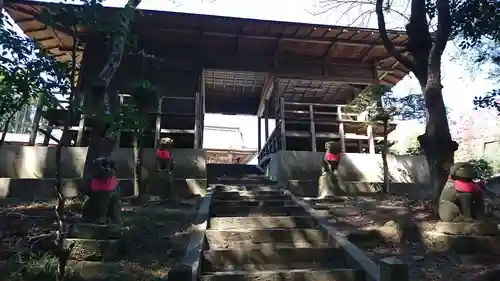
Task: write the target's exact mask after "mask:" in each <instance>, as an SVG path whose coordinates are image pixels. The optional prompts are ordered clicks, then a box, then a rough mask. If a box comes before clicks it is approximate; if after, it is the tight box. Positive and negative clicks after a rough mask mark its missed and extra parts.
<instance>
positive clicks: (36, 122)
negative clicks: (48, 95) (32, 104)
mask: <svg viewBox="0 0 500 281" xmlns="http://www.w3.org/2000/svg"><path fill="white" fill-rule="evenodd" d="M44 101H45V97H44V95H43V93H42V94H40V96H39V97H38V102H37V104H36V112H35V117H34V118H33V125H31V132H30V139H29V142H28V145H29V146H33V145H35V143H36V136H37V134H38V128H39V127H40V120H41V119H42V112H43V104H44Z"/></svg>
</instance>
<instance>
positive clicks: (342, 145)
mask: <svg viewBox="0 0 500 281" xmlns="http://www.w3.org/2000/svg"><path fill="white" fill-rule="evenodd" d="M337 120H338V121H339V136H340V148H341V149H342V152H344V153H345V152H346V149H345V132H344V122H343V118H342V108H341V107H340V106H338V107H337Z"/></svg>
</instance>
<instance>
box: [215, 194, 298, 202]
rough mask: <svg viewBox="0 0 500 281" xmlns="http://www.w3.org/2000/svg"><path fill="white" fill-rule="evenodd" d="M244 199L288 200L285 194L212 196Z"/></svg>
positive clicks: (222, 198)
mask: <svg viewBox="0 0 500 281" xmlns="http://www.w3.org/2000/svg"><path fill="white" fill-rule="evenodd" d="M223 200H227V201H246V202H252V201H264V202H268V201H286V200H290V199H289V198H288V197H287V196H285V195H264V196H260V195H255V196H253V195H230V196H216V197H214V201H215V202H217V201H223Z"/></svg>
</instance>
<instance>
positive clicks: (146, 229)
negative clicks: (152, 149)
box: [0, 200, 199, 281]
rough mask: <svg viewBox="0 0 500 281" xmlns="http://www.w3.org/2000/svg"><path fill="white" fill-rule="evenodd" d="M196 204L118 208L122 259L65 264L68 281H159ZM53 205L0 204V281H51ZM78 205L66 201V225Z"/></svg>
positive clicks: (183, 240)
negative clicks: (121, 220) (121, 226)
mask: <svg viewBox="0 0 500 281" xmlns="http://www.w3.org/2000/svg"><path fill="white" fill-rule="evenodd" d="M198 204H199V202H198V200H192V201H190V202H187V203H176V202H164V203H162V204H160V203H151V204H147V205H141V206H137V205H133V204H131V203H129V202H124V203H123V211H122V216H123V221H124V226H123V238H124V241H125V243H124V245H125V246H126V247H125V251H124V253H125V254H124V256H123V259H122V260H121V261H119V262H116V263H109V262H108V263H100V262H71V263H70V266H69V267H70V269H71V271H72V272H73V273H72V274H71V278H70V280H69V281H80V280H85V281H97V280H124V281H126V280H162V278H164V277H166V275H167V273H168V270H169V269H170V266H171V265H172V263H173V262H174V261H175V260H176V259H178V258H180V257H181V256H182V255H183V252H184V248H185V245H186V244H187V241H188V239H189V233H190V229H191V223H192V220H193V219H194V217H195V214H196V210H197V207H198ZM54 206H55V202H54V201H46V202H29V203H26V202H24V203H23V202H19V201H14V200H9V201H2V205H0V243H1V244H0V280H9V281H18V280H19V281H21V280H23V281H31V280H33V281H35V280H36V281H45V280H47V281H49V280H50V281H53V280H56V279H55V272H56V268H57V259H55V258H54V257H53V255H52V254H53V253H54V249H55V246H54V244H53V241H54V237H55V236H54V234H55V230H56V229H57V225H56V215H55V212H54ZM81 206H82V203H81V202H79V201H68V204H67V208H66V218H67V222H68V224H72V223H75V222H77V221H78V219H79V216H80V212H81Z"/></svg>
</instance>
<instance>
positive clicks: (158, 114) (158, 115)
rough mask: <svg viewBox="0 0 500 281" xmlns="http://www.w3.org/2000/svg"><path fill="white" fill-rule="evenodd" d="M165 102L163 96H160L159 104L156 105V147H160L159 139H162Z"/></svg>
mask: <svg viewBox="0 0 500 281" xmlns="http://www.w3.org/2000/svg"><path fill="white" fill-rule="evenodd" d="M162 103H163V97H159V98H158V106H157V107H156V126H155V140H154V142H155V143H154V147H155V148H157V147H158V140H159V139H160V132H161V114H162V111H161V104H162Z"/></svg>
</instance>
